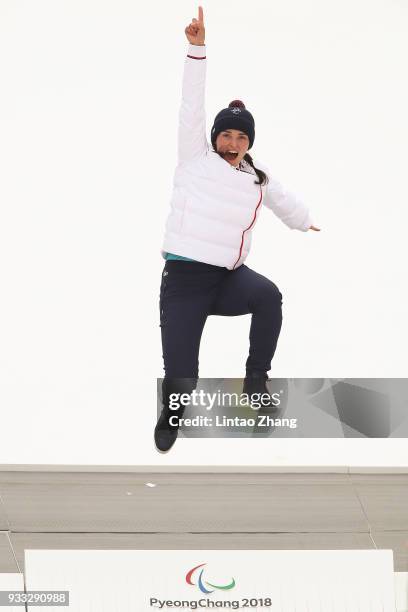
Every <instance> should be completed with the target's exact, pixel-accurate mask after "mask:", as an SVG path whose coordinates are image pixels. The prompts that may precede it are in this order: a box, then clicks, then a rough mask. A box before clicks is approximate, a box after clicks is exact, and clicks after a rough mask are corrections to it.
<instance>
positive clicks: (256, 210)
mask: <svg viewBox="0 0 408 612" xmlns="http://www.w3.org/2000/svg"><path fill="white" fill-rule="evenodd" d="M259 190H260V192H261V197H260V198H259V202H258V204H257V205H256V208H255V211H254V216H253V219H252V221H251V224H250V225H248V227H247V228H246V229H244V231H243V232H242V237H241V246H240V247H239V255H238V259H237V260H236V262H235V263H234V265H233V266H232V269H233V270H234V269H235V266H236V265H237V263H238V262H239V260H240V259H241V255H242V247H243V246H244V237H245V232H247V231H248V230H250V229H251V227H252V226H253V224H254V223H255V219H256V213H257V212H258V208H259V207H260V205H261V202H262V198H263V193H262V187H261V185H260V186H259Z"/></svg>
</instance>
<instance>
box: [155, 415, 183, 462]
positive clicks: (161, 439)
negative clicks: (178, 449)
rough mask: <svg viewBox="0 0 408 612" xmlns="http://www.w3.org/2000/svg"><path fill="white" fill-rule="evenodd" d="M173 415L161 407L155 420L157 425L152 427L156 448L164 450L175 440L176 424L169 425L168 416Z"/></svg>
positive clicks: (176, 433) (169, 447) (177, 428)
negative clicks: (157, 418)
mask: <svg viewBox="0 0 408 612" xmlns="http://www.w3.org/2000/svg"><path fill="white" fill-rule="evenodd" d="M171 416H173V414H172V413H170V411H169V410H166V409H165V408H163V410H162V413H161V415H160V417H159V420H158V421H157V425H156V427H155V428H154V442H155V444H156V447H157V450H159V451H161V452H166V451H168V450H170V449H171V447H172V446H173V444H174V443H175V441H176V440H177V435H178V430H179V426H178V425H171V424H170V423H169V418H170V417H171Z"/></svg>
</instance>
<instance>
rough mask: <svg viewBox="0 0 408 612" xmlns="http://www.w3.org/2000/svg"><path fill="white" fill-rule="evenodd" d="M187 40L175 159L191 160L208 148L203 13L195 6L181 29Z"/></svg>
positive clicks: (180, 161) (181, 160) (180, 160)
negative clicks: (188, 20)
mask: <svg viewBox="0 0 408 612" xmlns="http://www.w3.org/2000/svg"><path fill="white" fill-rule="evenodd" d="M184 32H185V34H186V37H187V40H188V42H189V43H190V45H189V48H188V52H187V57H186V60H185V64H184V74H183V86H182V99H181V107H180V113H179V130H178V161H179V163H182V162H186V161H190V160H192V159H194V158H195V157H198V156H199V155H202V154H204V153H205V152H206V151H207V149H208V142H207V137H206V122H205V77H206V68H207V66H206V64H207V60H206V55H205V54H206V48H205V27H204V14H203V9H202V7H201V6H199V7H198V19H195V18H193V19H192V21H191V23H190V24H189V25H188V26H187V27H186V28H185V30H184Z"/></svg>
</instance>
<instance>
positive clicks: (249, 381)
mask: <svg viewBox="0 0 408 612" xmlns="http://www.w3.org/2000/svg"><path fill="white" fill-rule="evenodd" d="M268 380H269V378H268V375H267V373H266V372H247V374H246V377H245V379H244V387H243V390H242V392H243V393H247V394H248V397H249V403H250V405H251V406H253V407H254V409H256V410H261V411H262V410H267V411H268V412H276V411H277V410H278V407H277V405H276V402H274V400H273V397H272V396H271V394H270V391H269V389H268V387H267V386H266V383H267V381H268ZM253 396H254V397H253ZM260 404H261V406H260Z"/></svg>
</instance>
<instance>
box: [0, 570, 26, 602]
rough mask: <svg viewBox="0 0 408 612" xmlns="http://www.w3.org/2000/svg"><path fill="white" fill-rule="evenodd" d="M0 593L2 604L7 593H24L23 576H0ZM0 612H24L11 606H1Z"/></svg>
mask: <svg viewBox="0 0 408 612" xmlns="http://www.w3.org/2000/svg"><path fill="white" fill-rule="evenodd" d="M0 591H1V592H2V594H3V595H2V598H1V599H2V602H3V601H5V600H6V598H7V595H6V593H7V592H12V591H18V592H20V593H21V592H22V591H24V579H23V574H11V573H10V574H0ZM0 610H1V612H16V610H17V612H18V611H19V610H21V612H24V608H16V607H12V606H7V605H6V606H4V605H2V606H1V608H0Z"/></svg>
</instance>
